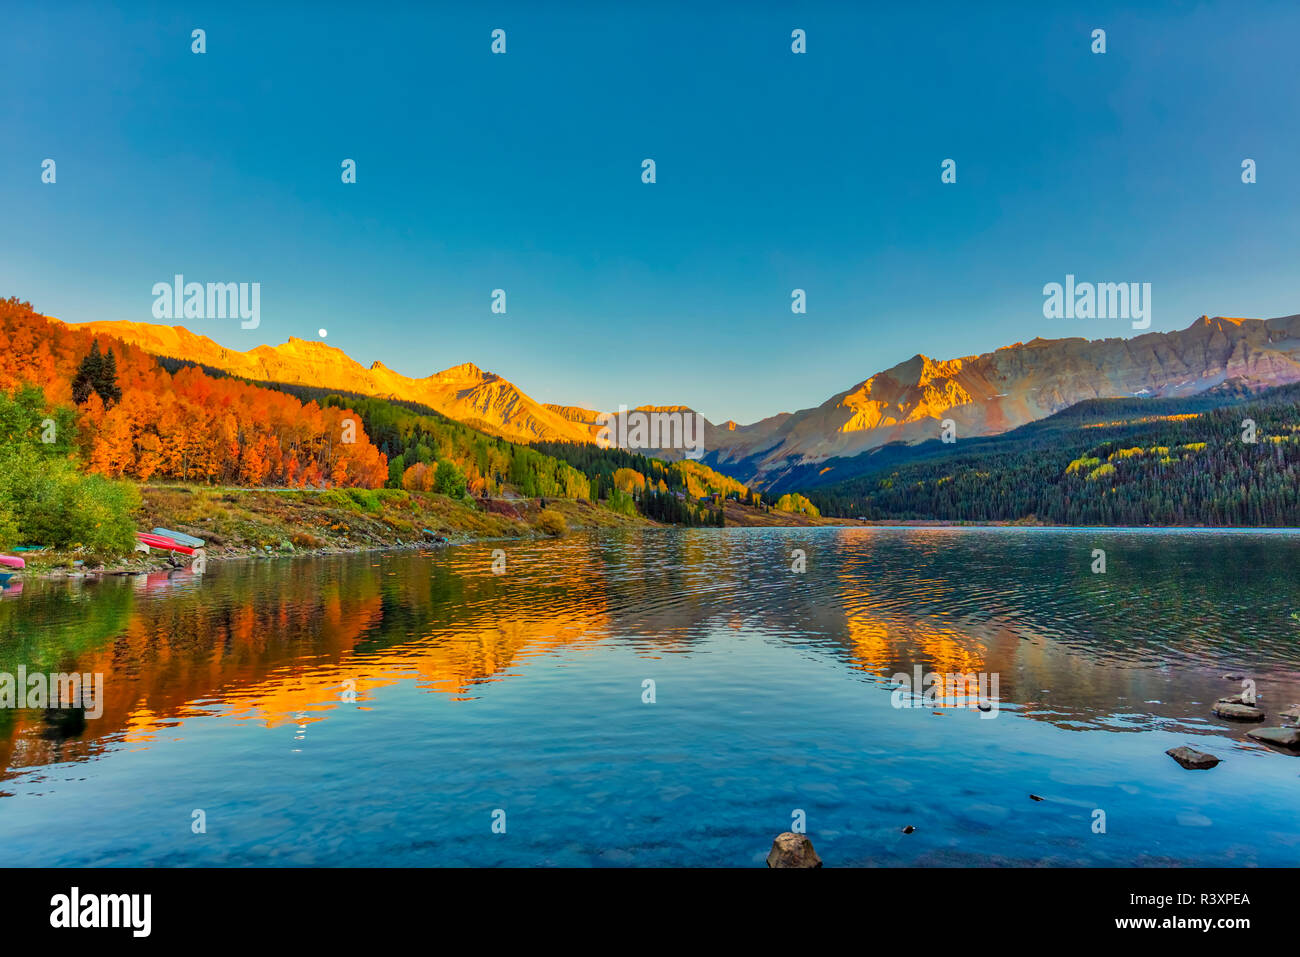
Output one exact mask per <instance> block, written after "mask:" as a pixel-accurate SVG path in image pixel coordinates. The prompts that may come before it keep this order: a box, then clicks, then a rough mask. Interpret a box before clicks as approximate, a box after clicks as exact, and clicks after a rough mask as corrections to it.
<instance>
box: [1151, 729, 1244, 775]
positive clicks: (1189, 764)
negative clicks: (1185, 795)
mask: <svg viewBox="0 0 1300 957" xmlns="http://www.w3.org/2000/svg"><path fill="white" fill-rule="evenodd" d="M1250 733H1251V734H1254V732H1253V731H1252V732H1250ZM1165 754H1167V755H1169V756H1170V757H1171V758H1173V759H1174V760H1175V761H1177V762H1178V763H1179V764H1181V765H1182V766H1183V767H1185V768H1187V769H1188V770H1189V771H1203V770H1206V769H1208V768H1212V767H1214V766H1215V765H1216V764H1218V763H1219V759H1218V758H1216V757H1215V756H1214V755H1212V754H1206V753H1205V752H1204V751H1197V750H1195V749H1194V748H1189V747H1186V746H1183V747H1178V748H1170V749H1169V750H1168V751H1166V752H1165Z"/></svg>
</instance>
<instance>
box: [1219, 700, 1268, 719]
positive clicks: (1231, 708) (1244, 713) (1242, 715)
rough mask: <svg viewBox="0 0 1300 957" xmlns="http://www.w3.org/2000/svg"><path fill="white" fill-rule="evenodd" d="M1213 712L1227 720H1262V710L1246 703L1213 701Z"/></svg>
mask: <svg viewBox="0 0 1300 957" xmlns="http://www.w3.org/2000/svg"><path fill="white" fill-rule="evenodd" d="M1214 713H1215V714H1217V715H1218V716H1219V717H1220V718H1227V719H1228V720H1229V721H1263V720H1264V712H1263V711H1260V710H1259V709H1258V708H1252V707H1251V706H1250V705H1248V704H1233V703H1231V702H1229V701H1217V702H1215V704H1214Z"/></svg>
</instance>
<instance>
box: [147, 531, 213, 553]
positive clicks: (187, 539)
mask: <svg viewBox="0 0 1300 957" xmlns="http://www.w3.org/2000/svg"><path fill="white" fill-rule="evenodd" d="M153 533H154V534H155V535H161V536H162V537H163V538H170V539H171V540H172V541H173V542H175V543H176V544H177V545H188V546H189V547H190V548H202V547H203V539H201V538H195V537H194V536H193V535H186V534H185V533H184V532H173V531H172V530H171V529H170V528H155V529H154V530H153Z"/></svg>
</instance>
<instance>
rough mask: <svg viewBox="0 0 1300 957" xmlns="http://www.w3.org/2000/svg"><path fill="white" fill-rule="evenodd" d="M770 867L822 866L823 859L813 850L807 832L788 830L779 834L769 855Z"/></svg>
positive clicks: (768, 862)
mask: <svg viewBox="0 0 1300 957" xmlns="http://www.w3.org/2000/svg"><path fill="white" fill-rule="evenodd" d="M767 866H768V867H821V866H822V859H821V858H820V857H818V856H817V852H816V851H814V850H813V846H812V841H810V840H808V835H806V834H795V833H794V832H793V831H786V832H785V833H784V834H778V835H777V836H776V840H775V841H773V842H772V850H771V851H769V852H768V855H767Z"/></svg>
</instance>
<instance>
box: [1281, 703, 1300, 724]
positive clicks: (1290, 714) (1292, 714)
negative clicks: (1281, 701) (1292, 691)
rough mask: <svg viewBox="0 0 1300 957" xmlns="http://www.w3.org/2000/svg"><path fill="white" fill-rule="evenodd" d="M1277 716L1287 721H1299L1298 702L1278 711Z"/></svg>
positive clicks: (1299, 706)
mask: <svg viewBox="0 0 1300 957" xmlns="http://www.w3.org/2000/svg"><path fill="white" fill-rule="evenodd" d="M1277 716H1278V717H1279V718H1285V719H1286V720H1287V721H1300V704H1297V705H1292V706H1291V707H1289V708H1287V709H1286V710H1285V711H1279V712H1278V713H1277Z"/></svg>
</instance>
